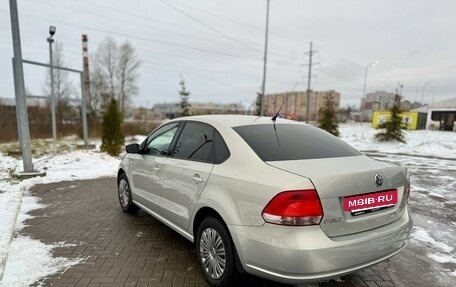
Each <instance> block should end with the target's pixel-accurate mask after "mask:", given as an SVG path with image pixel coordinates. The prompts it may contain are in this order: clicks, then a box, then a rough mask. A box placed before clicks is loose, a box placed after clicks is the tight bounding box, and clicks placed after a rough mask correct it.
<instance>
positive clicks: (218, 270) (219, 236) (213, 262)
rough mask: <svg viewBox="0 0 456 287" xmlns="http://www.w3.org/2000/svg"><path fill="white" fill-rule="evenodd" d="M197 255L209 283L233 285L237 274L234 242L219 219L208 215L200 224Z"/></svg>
mask: <svg viewBox="0 0 456 287" xmlns="http://www.w3.org/2000/svg"><path fill="white" fill-rule="evenodd" d="M196 257H197V259H198V263H199V264H200V266H201V269H202V271H203V275H204V278H205V279H206V281H207V282H208V283H209V285H211V286H217V287H222V286H231V285H232V282H233V281H234V280H235V277H236V275H237V271H236V268H235V265H234V248H233V243H232V241H231V237H230V235H229V233H228V231H227V229H226V227H225V226H224V224H223V223H222V222H220V221H219V220H218V219H216V218H213V217H208V218H206V219H204V220H203V221H202V222H201V224H200V225H199V227H198V231H197V236H196Z"/></svg>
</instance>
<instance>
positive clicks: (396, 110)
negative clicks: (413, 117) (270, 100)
mask: <svg viewBox="0 0 456 287" xmlns="http://www.w3.org/2000/svg"><path fill="white" fill-rule="evenodd" d="M390 112H391V117H390V118H389V119H388V120H387V121H385V122H384V123H381V124H380V125H379V128H380V129H383V130H382V131H381V132H379V133H378V134H376V135H375V138H377V139H378V140H379V141H397V142H401V143H405V138H404V137H405V136H404V132H403V131H402V130H403V129H405V128H406V126H405V124H404V123H403V122H402V118H401V116H400V113H402V110H401V97H400V96H399V95H398V93H396V96H395V101H394V105H393V106H392V107H391V110H390Z"/></svg>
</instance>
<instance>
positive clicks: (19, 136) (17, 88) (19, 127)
mask: <svg viewBox="0 0 456 287" xmlns="http://www.w3.org/2000/svg"><path fill="white" fill-rule="evenodd" d="M11 61H12V64H13V75H14V77H13V78H14V92H15V93H16V94H18V93H19V87H18V85H17V79H16V66H15V64H14V58H11ZM16 121H17V123H16V125H17V130H18V133H17V137H18V139H19V150H20V151H22V140H21V132H20V130H21V125H20V124H19V122H20V121H21V119H20V118H19V113H18V112H16Z"/></svg>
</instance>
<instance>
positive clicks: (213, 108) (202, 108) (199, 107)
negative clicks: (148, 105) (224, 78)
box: [153, 102, 246, 119]
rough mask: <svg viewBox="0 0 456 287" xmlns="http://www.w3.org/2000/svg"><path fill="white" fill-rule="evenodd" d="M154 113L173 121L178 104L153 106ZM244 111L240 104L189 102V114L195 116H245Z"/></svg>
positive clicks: (177, 111) (177, 112)
mask: <svg viewBox="0 0 456 287" xmlns="http://www.w3.org/2000/svg"><path fill="white" fill-rule="evenodd" d="M153 110H154V111H155V113H157V114H158V113H161V114H162V116H163V118H168V119H173V118H176V117H178V116H179V103H165V104H155V105H154V107H153ZM245 112H246V110H245V107H244V105H242V104H241V103H232V104H219V103H210V102H209V103H192V102H190V114H191V115H192V116H195V115H216V114H245Z"/></svg>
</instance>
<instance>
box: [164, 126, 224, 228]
mask: <svg viewBox="0 0 456 287" xmlns="http://www.w3.org/2000/svg"><path fill="white" fill-rule="evenodd" d="M214 132H215V130H214V128H213V127H211V126H209V125H206V124H203V123H199V122H188V123H186V125H185V126H184V128H183V131H182V133H181V134H180V136H179V138H178V140H177V141H176V143H175V146H174V148H173V152H172V154H171V155H170V157H168V158H167V160H166V163H165V165H164V168H163V170H162V171H161V201H160V206H161V214H162V215H163V216H164V217H166V218H167V219H169V220H170V221H171V222H173V223H174V224H176V225H177V226H179V227H180V228H182V229H187V227H188V226H189V223H190V217H191V215H192V213H193V209H194V206H195V203H196V200H197V198H198V197H199V195H200V194H201V192H202V190H203V189H204V187H205V185H206V183H207V181H208V179H209V176H210V173H211V171H212V168H213V166H214Z"/></svg>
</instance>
